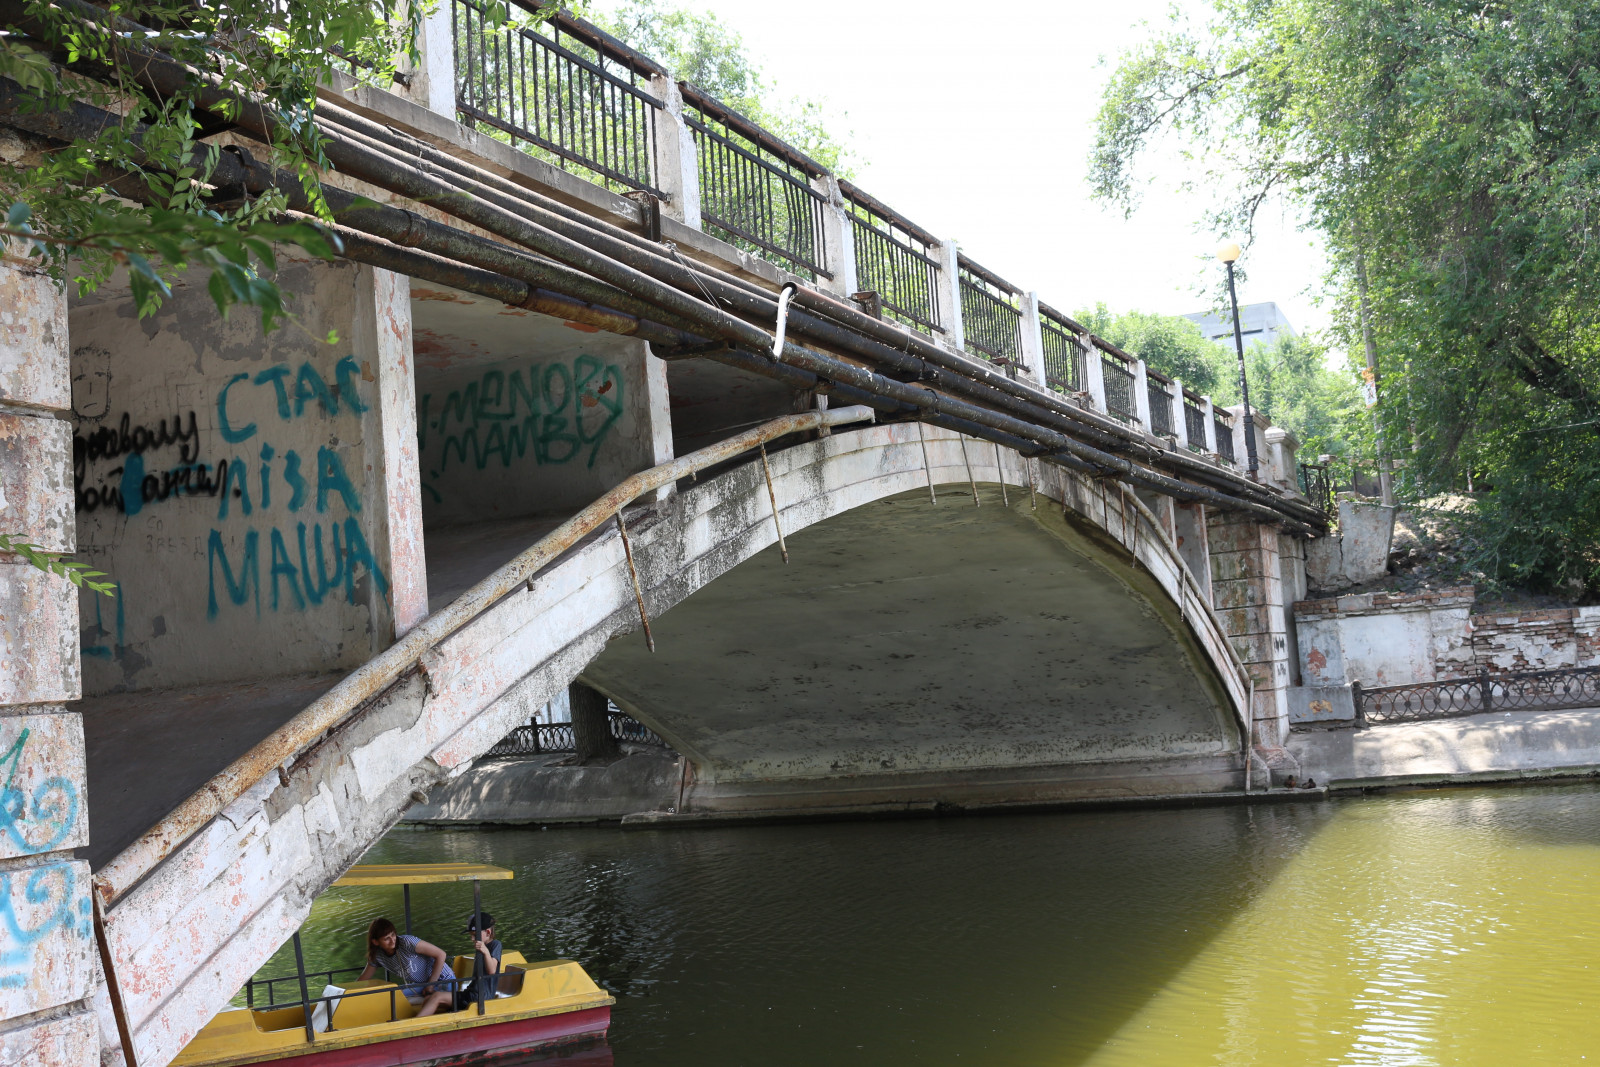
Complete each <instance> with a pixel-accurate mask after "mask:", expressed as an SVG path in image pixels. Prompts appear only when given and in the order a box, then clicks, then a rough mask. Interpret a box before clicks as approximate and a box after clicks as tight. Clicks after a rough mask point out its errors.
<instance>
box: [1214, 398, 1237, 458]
mask: <svg viewBox="0 0 1600 1067" xmlns="http://www.w3.org/2000/svg"><path fill="white" fill-rule="evenodd" d="M1211 425H1212V428H1213V429H1214V430H1215V431H1216V434H1217V455H1219V456H1221V457H1222V458H1223V459H1225V460H1227V461H1228V462H1229V463H1235V462H1237V461H1236V460H1235V459H1234V458H1233V417H1232V416H1231V415H1224V414H1222V413H1221V412H1219V411H1218V410H1217V409H1216V408H1215V407H1213V408H1212V409H1211Z"/></svg>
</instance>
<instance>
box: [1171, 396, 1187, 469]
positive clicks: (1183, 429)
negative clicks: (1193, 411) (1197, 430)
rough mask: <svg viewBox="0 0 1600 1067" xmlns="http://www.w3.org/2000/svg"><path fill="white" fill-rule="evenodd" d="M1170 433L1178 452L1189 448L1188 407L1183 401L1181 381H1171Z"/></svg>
mask: <svg viewBox="0 0 1600 1067" xmlns="http://www.w3.org/2000/svg"><path fill="white" fill-rule="evenodd" d="M1172 433H1173V435H1174V436H1175V437H1177V439H1178V451H1180V452H1183V451H1187V450H1188V448H1189V405H1188V404H1187V403H1185V402H1184V399H1183V380H1182V379H1181V378H1174V379H1172Z"/></svg>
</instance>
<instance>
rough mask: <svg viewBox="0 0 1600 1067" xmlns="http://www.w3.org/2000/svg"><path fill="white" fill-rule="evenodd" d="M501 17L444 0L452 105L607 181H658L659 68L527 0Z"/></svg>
mask: <svg viewBox="0 0 1600 1067" xmlns="http://www.w3.org/2000/svg"><path fill="white" fill-rule="evenodd" d="M513 3H514V6H515V7H517V8H520V9H521V10H523V11H525V12H527V13H529V14H530V15H533V16H535V17H536V19H537V21H535V22H534V23H533V24H534V25H537V26H539V27H541V28H542V29H543V30H544V31H545V32H542V33H541V32H539V30H536V29H533V28H532V27H531V26H530V25H527V24H526V22H527V21H531V20H524V23H523V24H519V25H505V24H503V23H501V22H500V21H499V20H498V19H495V18H493V17H491V15H490V12H491V11H492V9H493V8H494V6H495V5H493V4H491V3H488V2H486V0H450V15H451V27H452V29H453V32H454V35H455V51H456V57H455V58H456V110H457V111H459V112H460V113H461V115H462V116H463V118H464V119H465V120H466V121H468V122H469V124H475V125H476V127H477V128H478V129H480V130H482V131H484V132H486V133H489V134H491V135H492V136H498V137H501V138H503V139H505V140H508V141H509V142H510V143H511V144H513V145H516V146H517V147H519V148H523V149H524V150H528V151H531V153H532V154H533V155H536V156H540V157H542V158H545V159H547V161H549V162H553V163H555V164H556V165H558V166H560V167H562V168H564V169H569V170H577V171H578V172H580V173H585V172H586V173H587V175H588V176H592V177H594V178H595V179H596V180H597V181H598V182H599V183H600V184H603V185H606V186H608V187H612V188H615V187H617V186H621V187H623V188H627V189H643V190H646V191H648V192H650V193H654V194H655V195H657V196H664V195H665V194H663V193H662V192H661V190H660V189H659V188H658V184H659V183H658V180H657V175H656V153H655V133H654V124H655V111H656V109H658V108H660V107H661V106H662V104H661V101H660V100H658V99H656V97H655V96H653V95H652V94H651V93H650V92H649V91H648V86H649V84H650V77H651V75H655V74H665V73H666V72H665V70H664V69H663V68H662V67H661V66H660V65H658V64H657V63H655V62H653V61H652V60H650V59H648V58H646V57H645V56H643V55H641V54H640V53H638V52H635V51H634V50H633V49H631V48H629V47H628V46H627V45H624V44H623V43H622V42H620V41H618V40H616V39H615V38H612V37H610V36H608V35H607V34H606V33H604V32H603V31H601V30H600V29H598V28H597V27H595V26H591V25H590V24H589V23H587V22H584V21H583V20H582V19H578V18H574V17H573V16H571V15H568V14H566V13H564V12H561V11H558V10H555V9H544V10H541V8H540V7H539V5H538V4H536V3H533V2H531V0H513Z"/></svg>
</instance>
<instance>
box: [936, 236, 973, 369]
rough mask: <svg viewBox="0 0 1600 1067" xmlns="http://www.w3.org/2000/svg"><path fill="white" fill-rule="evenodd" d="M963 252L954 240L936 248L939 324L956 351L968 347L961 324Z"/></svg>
mask: <svg viewBox="0 0 1600 1067" xmlns="http://www.w3.org/2000/svg"><path fill="white" fill-rule="evenodd" d="M960 256H961V252H960V249H958V248H957V247H956V243H955V242H954V241H944V242H942V243H941V244H940V245H939V247H938V248H936V249H934V257H933V258H935V259H937V260H938V261H939V325H941V326H943V327H944V343H945V344H946V345H947V346H948V347H949V348H950V349H951V350H952V351H955V352H965V351H966V349H967V334H966V331H965V330H964V329H963V328H962V325H961V259H960Z"/></svg>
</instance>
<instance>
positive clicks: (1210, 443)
mask: <svg viewBox="0 0 1600 1067" xmlns="http://www.w3.org/2000/svg"><path fill="white" fill-rule="evenodd" d="M1200 410H1201V412H1202V413H1203V414H1204V415H1205V425H1206V440H1205V446H1206V452H1207V454H1209V455H1213V456H1214V455H1216V454H1217V409H1216V406H1215V405H1213V404H1212V403H1211V398H1210V397H1209V396H1206V397H1201V398H1200Z"/></svg>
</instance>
